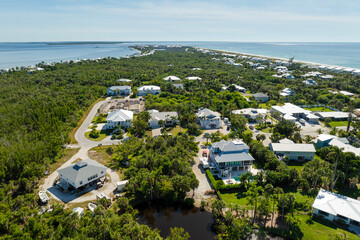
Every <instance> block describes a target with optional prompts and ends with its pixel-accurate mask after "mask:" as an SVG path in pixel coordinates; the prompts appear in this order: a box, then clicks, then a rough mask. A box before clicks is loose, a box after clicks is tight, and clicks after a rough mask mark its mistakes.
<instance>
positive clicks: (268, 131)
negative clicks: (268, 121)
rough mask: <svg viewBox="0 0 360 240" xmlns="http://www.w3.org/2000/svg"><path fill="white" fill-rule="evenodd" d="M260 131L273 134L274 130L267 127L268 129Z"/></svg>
mask: <svg viewBox="0 0 360 240" xmlns="http://www.w3.org/2000/svg"><path fill="white" fill-rule="evenodd" d="M259 131H261V132H264V133H272V128H270V127H267V128H264V129H262V130H259Z"/></svg>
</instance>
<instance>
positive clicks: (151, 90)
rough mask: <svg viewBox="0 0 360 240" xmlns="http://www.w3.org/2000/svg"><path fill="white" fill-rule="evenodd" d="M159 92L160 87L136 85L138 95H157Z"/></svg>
mask: <svg viewBox="0 0 360 240" xmlns="http://www.w3.org/2000/svg"><path fill="white" fill-rule="evenodd" d="M160 93H161V89H160V87H158V86H154V85H145V86H142V87H138V96H146V95H148V94H151V95H159V94H160Z"/></svg>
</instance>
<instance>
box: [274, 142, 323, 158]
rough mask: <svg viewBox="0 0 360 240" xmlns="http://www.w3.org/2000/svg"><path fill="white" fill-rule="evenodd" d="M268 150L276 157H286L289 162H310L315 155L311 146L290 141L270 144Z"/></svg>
mask: <svg viewBox="0 0 360 240" xmlns="http://www.w3.org/2000/svg"><path fill="white" fill-rule="evenodd" d="M269 148H270V150H271V151H272V152H273V153H274V154H275V155H277V156H278V157H284V156H288V157H289V160H296V161H311V160H313V159H314V157H315V153H316V150H315V147H314V145H313V144H302V143H294V142H292V141H282V142H281V143H270V145H269Z"/></svg>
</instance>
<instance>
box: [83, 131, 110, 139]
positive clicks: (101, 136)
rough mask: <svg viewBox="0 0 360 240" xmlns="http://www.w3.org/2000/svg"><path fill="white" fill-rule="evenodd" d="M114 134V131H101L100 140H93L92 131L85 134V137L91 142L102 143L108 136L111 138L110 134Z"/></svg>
mask: <svg viewBox="0 0 360 240" xmlns="http://www.w3.org/2000/svg"><path fill="white" fill-rule="evenodd" d="M111 133H112V130H101V131H100V136H99V137H98V138H91V137H90V136H89V135H90V131H88V132H85V137H86V138H88V139H90V140H93V141H101V140H103V139H104V138H106V137H107V136H109V135H110V134H111Z"/></svg>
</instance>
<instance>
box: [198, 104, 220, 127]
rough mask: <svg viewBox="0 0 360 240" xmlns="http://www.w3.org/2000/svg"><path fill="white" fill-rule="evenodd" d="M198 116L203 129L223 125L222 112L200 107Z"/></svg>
mask: <svg viewBox="0 0 360 240" xmlns="http://www.w3.org/2000/svg"><path fill="white" fill-rule="evenodd" d="M196 116H197V117H198V119H199V123H200V127H201V128H202V129H217V128H220V127H221V119H220V113H218V112H214V111H211V110H210V109H208V108H204V109H200V110H199V111H198V112H197V113H196Z"/></svg>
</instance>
